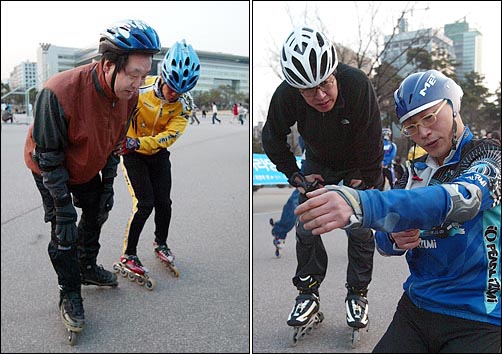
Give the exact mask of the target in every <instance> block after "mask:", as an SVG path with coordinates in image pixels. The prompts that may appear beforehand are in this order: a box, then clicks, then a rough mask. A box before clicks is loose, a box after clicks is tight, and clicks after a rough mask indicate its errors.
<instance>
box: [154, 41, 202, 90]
mask: <svg viewBox="0 0 502 354" xmlns="http://www.w3.org/2000/svg"><path fill="white" fill-rule="evenodd" d="M199 76H200V61H199V57H198V56H197V54H196V53H195V51H194V50H193V48H192V46H191V45H187V44H186V43H185V40H184V39H183V40H181V42H176V43H174V45H173V46H172V47H171V48H169V50H168V51H167V53H166V56H165V57H164V61H163V63H162V78H163V79H164V81H165V82H166V83H167V85H168V86H169V87H170V88H171V89H172V90H174V91H176V92H177V93H185V92H187V91H190V90H191V89H193V88H194V87H195V85H196V84H197V80H199Z"/></svg>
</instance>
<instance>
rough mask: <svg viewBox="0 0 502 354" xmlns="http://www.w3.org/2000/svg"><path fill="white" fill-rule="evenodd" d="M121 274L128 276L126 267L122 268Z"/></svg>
mask: <svg viewBox="0 0 502 354" xmlns="http://www.w3.org/2000/svg"><path fill="white" fill-rule="evenodd" d="M120 275H122V276H123V277H124V278H125V277H127V271H126V270H125V269H123V268H122V269H120Z"/></svg>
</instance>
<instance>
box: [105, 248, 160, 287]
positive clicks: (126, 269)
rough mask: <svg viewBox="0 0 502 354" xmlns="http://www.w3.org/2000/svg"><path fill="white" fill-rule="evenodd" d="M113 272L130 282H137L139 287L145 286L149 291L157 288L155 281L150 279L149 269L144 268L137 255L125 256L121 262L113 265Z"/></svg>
mask: <svg viewBox="0 0 502 354" xmlns="http://www.w3.org/2000/svg"><path fill="white" fill-rule="evenodd" d="M113 270H114V271H115V273H119V274H120V275H122V276H123V277H124V278H125V277H127V279H129V281H132V282H133V281H136V283H138V285H141V286H145V288H146V289H147V290H153V289H154V288H155V280H153V279H152V278H150V275H149V273H148V269H146V268H145V267H143V264H141V261H140V260H139V258H138V256H136V255H123V256H122V257H120V262H116V263H113Z"/></svg>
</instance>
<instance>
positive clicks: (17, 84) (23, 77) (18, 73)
mask: <svg viewBox="0 0 502 354" xmlns="http://www.w3.org/2000/svg"><path fill="white" fill-rule="evenodd" d="M35 85H37V63H33V62H29V61H26V62H23V63H21V64H19V65H16V66H15V67H14V70H12V72H11V73H10V77H9V86H10V88H11V90H14V89H20V90H27V89H29V88H30V87H33V86H35Z"/></svg>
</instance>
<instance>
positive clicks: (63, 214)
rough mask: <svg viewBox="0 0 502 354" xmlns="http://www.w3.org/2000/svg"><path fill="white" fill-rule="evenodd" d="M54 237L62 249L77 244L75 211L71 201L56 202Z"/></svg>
mask: <svg viewBox="0 0 502 354" xmlns="http://www.w3.org/2000/svg"><path fill="white" fill-rule="evenodd" d="M55 204H56V237H57V239H58V241H59V244H60V245H61V246H63V247H68V246H71V245H72V244H75V243H76V242H77V238H78V232H77V225H76V224H75V223H76V222H77V211H76V210H75V208H74V207H73V204H72V203H71V199H70V198H68V199H65V200H64V201H60V202H59V203H58V201H56V203H55Z"/></svg>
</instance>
